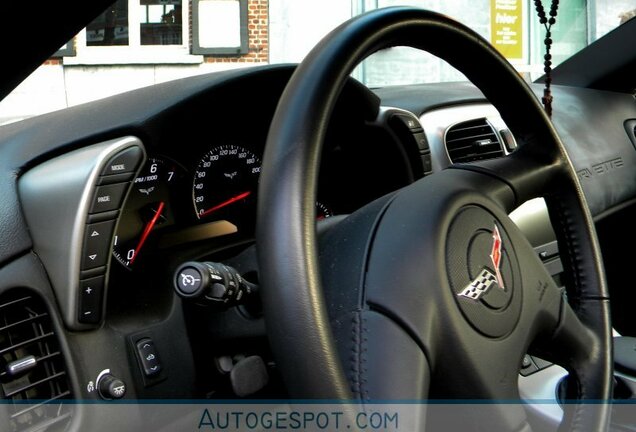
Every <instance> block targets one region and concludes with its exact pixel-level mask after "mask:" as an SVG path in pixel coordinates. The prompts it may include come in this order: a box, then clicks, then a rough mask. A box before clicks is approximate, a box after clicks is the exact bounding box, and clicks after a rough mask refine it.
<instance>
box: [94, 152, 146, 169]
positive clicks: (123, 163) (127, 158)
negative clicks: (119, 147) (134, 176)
mask: <svg viewBox="0 0 636 432" xmlns="http://www.w3.org/2000/svg"><path fill="white" fill-rule="evenodd" d="M142 158H143V152H142V151H141V149H140V148H139V147H137V146H135V147H130V148H128V149H126V150H123V151H121V152H119V153H117V154H116V155H115V156H113V157H112V158H111V159H110V160H109V161H108V163H107V164H106V166H105V167H104V169H103V171H102V175H113V174H122V173H132V172H135V170H136V169H137V167H138V166H139V162H141V159H142Z"/></svg>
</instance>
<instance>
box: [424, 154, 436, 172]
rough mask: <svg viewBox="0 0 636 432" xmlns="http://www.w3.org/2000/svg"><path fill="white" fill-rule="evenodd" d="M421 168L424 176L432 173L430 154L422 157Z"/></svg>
mask: <svg viewBox="0 0 636 432" xmlns="http://www.w3.org/2000/svg"><path fill="white" fill-rule="evenodd" d="M422 166H423V167H424V174H430V173H431V172H433V160H432V159H431V154H430V153H426V154H423V155H422Z"/></svg>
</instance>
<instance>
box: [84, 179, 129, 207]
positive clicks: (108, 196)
mask: <svg viewBox="0 0 636 432" xmlns="http://www.w3.org/2000/svg"><path fill="white" fill-rule="evenodd" d="M128 185H129V184H128V183H118V184H113V185H108V186H98V187H97V188H95V194H94V195H93V203H92V204H91V209H90V213H100V212H105V211H110V210H117V209H118V208H119V206H120V205H121V202H122V200H123V199H124V195H125V194H126V190H127V189H128Z"/></svg>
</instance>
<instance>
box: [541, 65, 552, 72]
mask: <svg viewBox="0 0 636 432" xmlns="http://www.w3.org/2000/svg"><path fill="white" fill-rule="evenodd" d="M551 70H552V69H550V66H546V67H544V68H543V72H545V73H548V72H550V71H551Z"/></svg>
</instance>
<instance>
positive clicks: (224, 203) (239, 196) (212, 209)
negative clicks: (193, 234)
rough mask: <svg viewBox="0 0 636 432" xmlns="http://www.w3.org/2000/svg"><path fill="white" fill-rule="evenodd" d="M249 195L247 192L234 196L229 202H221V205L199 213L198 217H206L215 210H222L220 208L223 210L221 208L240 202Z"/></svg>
mask: <svg viewBox="0 0 636 432" xmlns="http://www.w3.org/2000/svg"><path fill="white" fill-rule="evenodd" d="M251 194H252V192H250V191H247V192H243V193H242V194H239V195H236V196H234V197H232V198H230V199H229V200H226V201H223V202H222V203H221V204H217V205H215V206H214V207H212V208H209V209H207V210H206V211H204V212H203V213H201V214H200V215H199V217H200V218H201V217H203V216H207V215H209V214H210V213H213V212H215V211H217V210H219V209H222V208H223V207H225V206H229V205H230V204H232V203H235V202H237V201H240V200H242V199H243V198H247V197H248V196H250V195H251Z"/></svg>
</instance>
